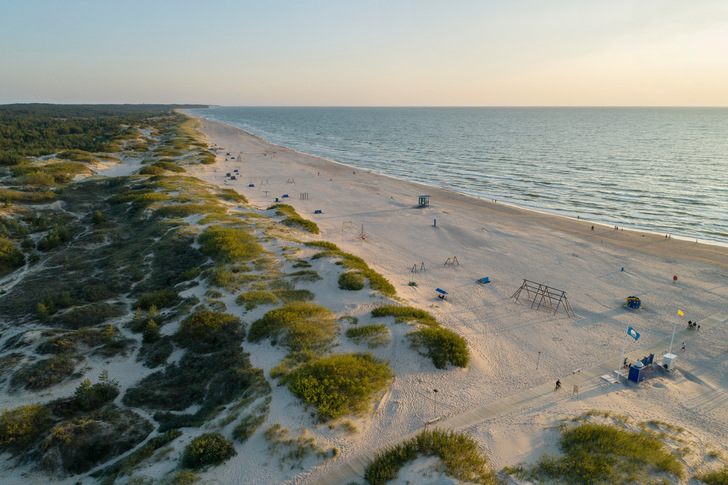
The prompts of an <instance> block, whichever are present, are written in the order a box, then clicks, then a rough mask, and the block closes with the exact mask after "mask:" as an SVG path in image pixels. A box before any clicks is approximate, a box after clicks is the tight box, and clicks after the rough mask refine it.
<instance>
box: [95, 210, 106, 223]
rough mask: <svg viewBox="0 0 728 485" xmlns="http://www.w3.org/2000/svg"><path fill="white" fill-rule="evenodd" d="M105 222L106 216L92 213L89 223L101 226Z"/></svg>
mask: <svg viewBox="0 0 728 485" xmlns="http://www.w3.org/2000/svg"><path fill="white" fill-rule="evenodd" d="M105 220H106V216H104V213H103V212H101V211H94V213H93V214H92V215H91V222H93V223H94V224H101V223H102V222H104V221H105Z"/></svg>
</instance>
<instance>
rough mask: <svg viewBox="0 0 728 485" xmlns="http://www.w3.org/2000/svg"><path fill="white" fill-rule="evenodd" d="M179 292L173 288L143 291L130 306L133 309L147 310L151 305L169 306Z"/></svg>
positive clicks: (158, 306)
mask: <svg viewBox="0 0 728 485" xmlns="http://www.w3.org/2000/svg"><path fill="white" fill-rule="evenodd" d="M178 295H179V294H178V293H177V292H176V291H174V290H157V291H153V292H152V293H144V294H143V295H141V296H139V298H137V301H136V303H134V305H133V306H132V308H133V309H134V310H136V309H138V308H141V309H142V310H149V308H151V307H153V306H154V307H157V308H165V307H168V306H171V305H172V304H173V303H174V302H175V300H177V296H178Z"/></svg>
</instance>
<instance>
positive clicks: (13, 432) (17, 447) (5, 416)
mask: <svg viewBox="0 0 728 485" xmlns="http://www.w3.org/2000/svg"><path fill="white" fill-rule="evenodd" d="M50 414H51V413H50V411H49V410H48V408H46V407H45V406H40V405H38V404H28V405H26V406H20V407H18V408H15V409H10V410H3V411H2V414H0V451H6V450H8V451H13V452H18V451H22V450H24V449H26V448H29V447H30V446H32V445H33V444H34V443H36V442H37V441H38V440H39V439H40V438H41V437H43V436H45V434H46V433H47V432H48V430H49V429H50V428H51V426H52V425H53V420H52V419H51V415H50Z"/></svg>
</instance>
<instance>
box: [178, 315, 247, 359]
mask: <svg viewBox="0 0 728 485" xmlns="http://www.w3.org/2000/svg"><path fill="white" fill-rule="evenodd" d="M244 338H245V329H244V328H243V325H242V322H241V321H240V319H239V318H238V317H236V316H235V315H230V314H228V313H219V312H213V311H209V310H203V311H198V312H195V313H193V314H192V315H190V316H189V317H187V318H186V319H185V320H184V321H183V322H182V323H181V324H180V327H179V330H177V333H175V335H174V340H175V342H177V344H179V345H180V346H181V347H186V348H189V349H191V350H193V351H195V352H199V353H206V352H214V351H217V350H220V349H221V348H224V347H227V346H235V345H239V343H240V342H241V341H242V340H243V339H244Z"/></svg>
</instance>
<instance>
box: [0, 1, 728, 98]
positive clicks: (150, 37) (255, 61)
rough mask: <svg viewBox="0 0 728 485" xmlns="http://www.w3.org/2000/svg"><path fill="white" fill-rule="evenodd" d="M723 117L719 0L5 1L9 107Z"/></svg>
mask: <svg viewBox="0 0 728 485" xmlns="http://www.w3.org/2000/svg"><path fill="white" fill-rule="evenodd" d="M35 102H44V103H201V104H216V105H227V106H728V1H726V0H690V1H686V0H609V1H607V0H598V1H594V0H548V1H544V0H510V1H508V0H449V1H446V0H440V1H432V0H419V1H414V0H411V1H410V0H368V1H347V0H306V1H303V0H299V1H289V0H267V1H263V0H258V1H248V0H229V1H228V0H206V1H201V0H196V1H192V0H146V1H138V0H125V1H121V2H118V1H111V0H0V104H7V103H35Z"/></svg>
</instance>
